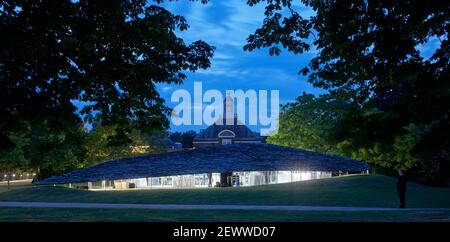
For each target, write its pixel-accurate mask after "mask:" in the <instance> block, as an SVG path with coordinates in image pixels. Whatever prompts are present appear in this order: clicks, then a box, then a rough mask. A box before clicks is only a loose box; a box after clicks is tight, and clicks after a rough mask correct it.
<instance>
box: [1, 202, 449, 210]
mask: <svg viewBox="0 0 450 242" xmlns="http://www.w3.org/2000/svg"><path fill="white" fill-rule="evenodd" d="M0 207H26V208H99V209H158V210H272V211H273V210H275V211H329V212H364V211H450V208H406V209H399V208H377V207H329V206H297V205H220V204H119V203H117V204H115V203H60V202H0Z"/></svg>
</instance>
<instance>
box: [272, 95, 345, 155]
mask: <svg viewBox="0 0 450 242" xmlns="http://www.w3.org/2000/svg"><path fill="white" fill-rule="evenodd" d="M349 106H350V105H349V104H348V103H346V102H345V101H342V100H340V99H338V98H336V97H333V96H332V95H321V96H319V97H315V96H314V95H312V94H307V93H303V95H301V96H299V97H297V99H296V100H295V102H292V103H288V104H285V105H283V106H282V107H281V113H280V124H279V129H278V133H277V134H275V135H273V136H270V137H268V138H267V142H268V143H273V144H278V145H285V146H290V147H296V148H301V149H306V150H311V151H316V152H323V153H330V154H340V150H339V149H338V148H337V146H336V144H335V143H334V134H335V130H336V129H337V126H338V124H339V123H340V122H341V120H342V118H343V117H344V115H345V114H346V112H347V111H348V110H349V109H350V108H349Z"/></svg>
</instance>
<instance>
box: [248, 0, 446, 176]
mask: <svg viewBox="0 0 450 242" xmlns="http://www.w3.org/2000/svg"><path fill="white" fill-rule="evenodd" d="M261 2H264V4H266V8H265V10H266V11H265V19H264V22H263V25H262V26H261V27H260V28H259V29H257V30H256V31H255V33H254V34H252V35H250V36H249V38H248V44H247V45H246V46H245V47H244V49H245V50H248V51H252V50H254V49H259V48H268V50H269V54H271V55H278V54H280V52H281V51H282V49H286V50H288V51H290V52H293V53H296V54H299V53H303V52H305V51H309V50H311V49H316V50H317V55H316V56H315V57H314V58H313V59H312V60H311V62H310V64H309V65H308V66H307V67H305V68H303V69H301V71H300V73H301V74H303V75H308V80H309V82H311V83H312V84H313V85H314V86H316V87H321V88H325V89H327V90H329V91H330V92H331V93H333V94H335V95H338V96H340V97H341V98H343V99H345V100H348V101H349V102H351V103H352V105H353V106H352V112H349V113H348V116H346V117H345V118H344V119H343V120H344V121H343V122H342V123H341V125H339V128H338V129H339V130H338V131H339V134H338V137H340V140H341V143H340V148H341V149H342V150H343V151H345V152H346V153H347V154H348V155H351V156H353V157H355V158H358V159H363V160H366V161H369V162H372V163H374V164H378V165H381V166H385V167H390V168H396V169H413V170H416V171H418V172H419V173H421V174H422V175H424V176H428V178H429V180H434V181H435V182H443V179H442V178H445V177H447V178H448V177H449V175H450V165H449V160H450V142H449V136H448V135H444V134H448V133H449V132H448V131H449V127H450V121H449V116H450V82H449V78H450V73H449V65H450V42H449V39H448V32H449V28H450V5H449V4H447V3H444V2H442V1H437V0H431V1H388V0H386V1H308V0H302V1H301V2H302V3H303V4H304V5H306V6H307V7H309V8H312V9H313V10H314V11H315V13H316V14H315V15H314V16H311V17H305V16H301V14H300V13H299V11H297V10H298V9H299V6H298V5H294V2H295V1H292V0H286V1H277V0H267V1H261V0H249V1H248V4H249V5H251V6H253V5H255V4H258V3H261ZM431 40H436V41H437V45H436V46H435V49H434V53H433V54H432V55H431V57H430V58H428V59H426V58H424V57H423V56H422V55H421V54H420V46H421V45H423V44H427V43H429V42H430V41H431Z"/></svg>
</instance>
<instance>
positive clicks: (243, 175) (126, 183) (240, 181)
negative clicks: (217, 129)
mask: <svg viewBox="0 0 450 242" xmlns="http://www.w3.org/2000/svg"><path fill="white" fill-rule="evenodd" d="M222 175H226V176H227V177H226V178H227V179H226V184H223V183H222V184H221V173H202V174H192V175H178V176H162V177H147V178H133V179H125V180H114V181H108V180H105V181H97V182H88V183H87V189H89V190H110V189H115V190H125V189H166V188H207V187H219V186H233V187H238V186H258V185H265V184H279V183H288V182H295V181H305V180H312V179H321V178H328V177H332V172H323V171H239V172H231V173H222ZM80 185H81V184H76V185H75V184H74V186H73V187H80ZM69 187H71V186H69Z"/></svg>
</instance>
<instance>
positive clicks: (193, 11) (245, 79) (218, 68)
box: [159, 0, 324, 131]
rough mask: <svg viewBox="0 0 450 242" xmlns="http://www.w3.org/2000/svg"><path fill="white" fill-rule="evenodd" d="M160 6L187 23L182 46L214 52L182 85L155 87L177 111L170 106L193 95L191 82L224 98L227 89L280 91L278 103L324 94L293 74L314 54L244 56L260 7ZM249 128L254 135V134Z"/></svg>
mask: <svg viewBox="0 0 450 242" xmlns="http://www.w3.org/2000/svg"><path fill="white" fill-rule="evenodd" d="M164 6H165V7H166V8H167V9H168V10H169V11H171V12H172V13H174V14H180V15H182V16H184V17H185V18H186V19H187V22H188V24H189V25H190V28H189V29H188V30H187V31H183V32H180V33H179V35H180V37H182V38H183V39H184V40H185V42H186V43H190V42H193V41H195V40H203V41H206V42H207V43H208V44H210V45H213V46H215V47H216V50H215V54H214V58H213V59H212V61H211V63H212V66H211V68H209V69H207V70H200V71H198V72H196V73H188V78H187V80H186V82H185V83H184V84H183V85H160V86H159V88H160V89H159V90H160V93H161V95H162V96H163V97H164V98H165V99H166V102H167V105H168V106H170V107H173V106H174V105H176V103H171V102H170V96H171V94H172V92H173V91H174V90H176V89H179V88H182V89H186V90H189V91H192V89H193V82H194V81H200V82H202V84H203V89H204V90H206V89H218V90H220V91H222V93H225V90H227V89H232V90H236V89H242V90H244V91H246V90H248V89H255V90H261V89H264V90H273V89H277V90H279V91H280V103H286V102H289V101H293V100H294V99H295V98H296V97H297V96H298V95H300V94H301V93H302V92H303V91H305V92H309V93H314V94H319V93H324V91H323V90H321V89H317V88H314V87H312V86H311V85H310V84H309V83H308V82H307V81H306V79H307V78H306V77H304V76H300V75H298V74H297V73H298V71H299V70H300V69H301V68H303V67H304V66H306V65H307V64H308V63H309V61H310V59H311V58H312V57H313V56H314V54H315V53H314V51H311V52H310V53H305V54H302V55H293V54H290V53H288V52H286V51H285V52H282V54H281V55H280V56H269V55H268V52H267V50H256V51H253V52H244V51H243V46H244V45H245V43H246V38H247V37H248V36H249V35H250V34H252V33H253V32H254V31H255V30H256V29H257V28H258V27H259V26H261V24H262V21H263V19H264V14H263V13H264V6H263V5H262V4H260V5H257V6H254V7H249V6H248V5H246V1H242V0H227V1H211V2H209V3H208V4H205V5H204V4H200V3H191V2H188V1H179V2H167V3H165V4H164ZM295 7H296V9H298V10H299V11H300V12H301V13H302V14H303V16H311V15H312V14H313V13H314V12H313V11H312V10H310V9H307V8H305V7H302V6H295ZM204 106H205V105H204ZM200 128H202V127H197V126H192V127H187V126H184V127H176V126H173V125H171V129H172V130H177V131H178V130H188V129H194V130H198V129H200ZM252 128H253V129H254V130H256V131H257V129H258V127H252Z"/></svg>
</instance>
